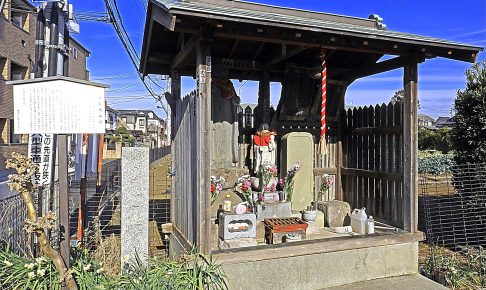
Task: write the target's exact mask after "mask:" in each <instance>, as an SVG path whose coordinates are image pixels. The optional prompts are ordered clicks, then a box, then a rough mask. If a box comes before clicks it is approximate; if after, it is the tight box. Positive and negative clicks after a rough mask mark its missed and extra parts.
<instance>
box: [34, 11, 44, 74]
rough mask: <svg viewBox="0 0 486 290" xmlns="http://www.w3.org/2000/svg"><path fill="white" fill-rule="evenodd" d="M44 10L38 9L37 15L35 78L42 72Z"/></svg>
mask: <svg viewBox="0 0 486 290" xmlns="http://www.w3.org/2000/svg"><path fill="white" fill-rule="evenodd" d="M44 23H45V18H44V9H42V8H40V9H39V13H38V15H37V28H36V31H35V34H36V37H35V74H34V76H35V78H41V77H42V75H43V72H44V49H45V43H44Z"/></svg>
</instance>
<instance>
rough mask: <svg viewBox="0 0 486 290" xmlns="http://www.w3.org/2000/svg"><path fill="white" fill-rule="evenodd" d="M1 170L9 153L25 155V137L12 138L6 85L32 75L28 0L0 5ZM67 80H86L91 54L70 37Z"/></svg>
mask: <svg viewBox="0 0 486 290" xmlns="http://www.w3.org/2000/svg"><path fill="white" fill-rule="evenodd" d="M2 4H3V6H2V7H0V11H1V13H0V43H1V45H0V72H1V75H0V170H1V169H4V168H5V160H6V159H7V158H9V157H10V156H11V153H12V152H18V153H23V154H27V142H28V136H27V135H16V134H14V131H13V129H14V109H13V90H12V86H11V85H7V84H6V82H7V81H11V80H23V79H28V78H30V77H31V75H32V74H33V72H34V63H35V38H36V25H37V16H36V11H37V9H36V7H35V6H33V5H32V4H31V3H30V2H29V1H27V0H4V1H0V5H2ZM69 46H70V47H71V49H70V50H69V69H68V76H70V77H74V78H78V79H84V80H88V79H89V73H88V71H87V70H86V59H87V58H88V57H89V55H90V53H91V52H90V51H89V50H88V49H86V48H85V47H84V46H83V45H81V44H80V43H79V42H78V41H76V40H75V39H74V38H72V37H70V41H69Z"/></svg>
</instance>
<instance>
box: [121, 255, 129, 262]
mask: <svg viewBox="0 0 486 290" xmlns="http://www.w3.org/2000/svg"><path fill="white" fill-rule="evenodd" d="M128 259H130V256H128V255H125V256H123V257H122V261H123V262H127V261H128Z"/></svg>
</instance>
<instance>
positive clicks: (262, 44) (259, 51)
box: [253, 42, 265, 59]
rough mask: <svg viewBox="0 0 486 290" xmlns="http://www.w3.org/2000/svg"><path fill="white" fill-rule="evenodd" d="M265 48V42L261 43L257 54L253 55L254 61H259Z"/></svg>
mask: <svg viewBox="0 0 486 290" xmlns="http://www.w3.org/2000/svg"><path fill="white" fill-rule="evenodd" d="M264 46H265V42H260V44H259V45H258V48H257V50H256V51H255V54H254V55H253V59H257V58H258V57H259V56H260V53H261V52H262V49H263V47H264Z"/></svg>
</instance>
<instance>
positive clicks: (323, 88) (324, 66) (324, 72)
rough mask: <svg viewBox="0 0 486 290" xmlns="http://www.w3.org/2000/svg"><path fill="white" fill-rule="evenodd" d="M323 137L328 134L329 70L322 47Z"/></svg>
mask: <svg viewBox="0 0 486 290" xmlns="http://www.w3.org/2000/svg"><path fill="white" fill-rule="evenodd" d="M321 61H322V72H321V97H322V98H321V138H325V136H326V130H327V127H326V98H327V86H326V83H327V70H326V51H325V50H324V49H323V48H321Z"/></svg>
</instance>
